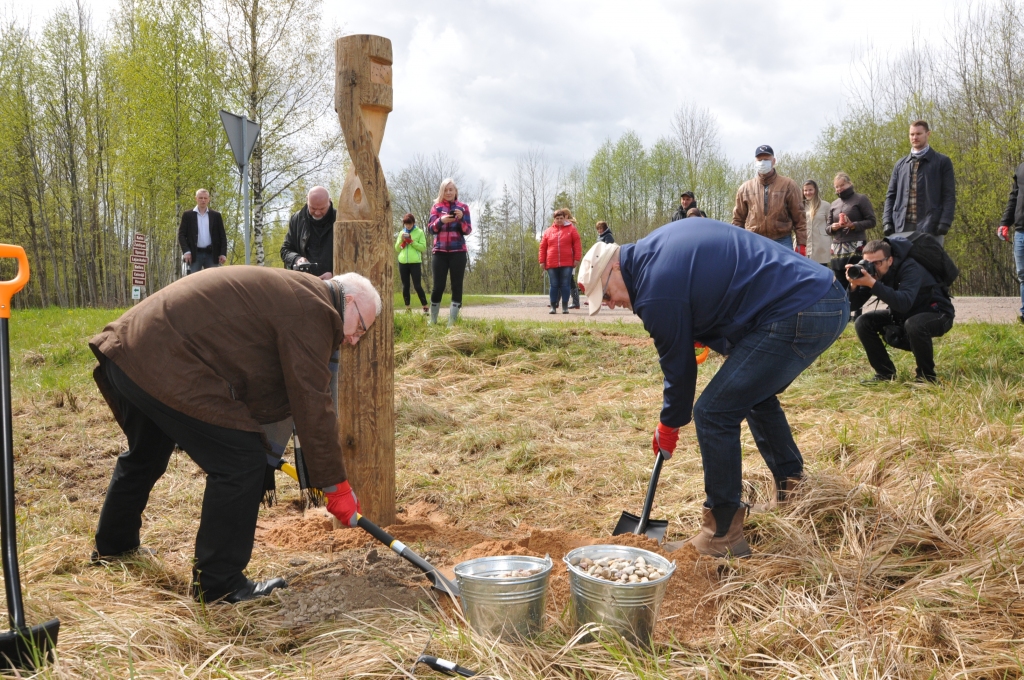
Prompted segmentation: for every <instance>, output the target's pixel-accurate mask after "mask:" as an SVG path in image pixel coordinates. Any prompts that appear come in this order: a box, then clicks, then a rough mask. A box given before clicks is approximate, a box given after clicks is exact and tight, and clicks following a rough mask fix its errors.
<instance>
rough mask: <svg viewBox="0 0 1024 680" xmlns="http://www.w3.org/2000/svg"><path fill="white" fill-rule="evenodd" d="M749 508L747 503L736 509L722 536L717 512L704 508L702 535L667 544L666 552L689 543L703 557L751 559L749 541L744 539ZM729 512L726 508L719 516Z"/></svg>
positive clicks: (721, 510) (720, 511) (722, 509)
mask: <svg viewBox="0 0 1024 680" xmlns="http://www.w3.org/2000/svg"><path fill="white" fill-rule="evenodd" d="M748 507H749V506H748V505H746V504H745V503H740V507H739V508H737V509H736V511H735V512H734V513H733V515H732V518H731V519H730V521H729V528H728V530H726V531H724V532H721V535H719V533H720V532H719V531H718V521H717V520H716V519H715V512H714V510H712V509H711V508H709V507H706V506H705V507H704V508H703V511H704V515H703V523H702V525H701V528H700V533H698V534H697V535H696V536H694V537H693V538H691V539H690V540H689V541H676V542H673V543H666V544H665V550H667V551H672V550H676V549H678V548H681V547H683V546H684V545H685V544H687V543H692V544H693V547H694V548H696V549H697V552H699V553H700V554H701V555H709V556H711V557H749V556H750V546H749V545H747V539H745V538H743V520H744V519H745V518H746V516H747V508H748ZM727 512H728V510H727V509H726V508H721V509H720V510H719V515H724V514H727ZM723 519H724V517H723ZM723 524H724V522H723Z"/></svg>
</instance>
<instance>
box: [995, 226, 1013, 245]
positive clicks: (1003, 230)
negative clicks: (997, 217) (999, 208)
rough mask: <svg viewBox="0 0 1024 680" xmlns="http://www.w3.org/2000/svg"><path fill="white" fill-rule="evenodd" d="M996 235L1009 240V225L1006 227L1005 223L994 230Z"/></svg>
mask: <svg viewBox="0 0 1024 680" xmlns="http://www.w3.org/2000/svg"><path fill="white" fill-rule="evenodd" d="M996 235H997V236H999V238H1000V240H1003V241H1009V240H1010V227H1008V226H1006V225H1003V226H1001V227H999V229H997V230H996Z"/></svg>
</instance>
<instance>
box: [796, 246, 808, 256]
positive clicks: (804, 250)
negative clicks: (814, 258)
mask: <svg viewBox="0 0 1024 680" xmlns="http://www.w3.org/2000/svg"><path fill="white" fill-rule="evenodd" d="M796 252H798V253H800V254H801V255H803V256H804V257H807V246H797V247H796Z"/></svg>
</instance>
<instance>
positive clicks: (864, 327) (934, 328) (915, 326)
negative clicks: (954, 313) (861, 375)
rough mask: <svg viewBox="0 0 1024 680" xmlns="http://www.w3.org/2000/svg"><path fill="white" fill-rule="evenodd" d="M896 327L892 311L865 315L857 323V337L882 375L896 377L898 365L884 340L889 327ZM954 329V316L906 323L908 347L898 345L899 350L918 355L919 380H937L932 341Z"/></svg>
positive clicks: (916, 317) (930, 316)
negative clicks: (894, 362)
mask: <svg viewBox="0 0 1024 680" xmlns="http://www.w3.org/2000/svg"><path fill="white" fill-rule="evenodd" d="M893 325H898V324H897V323H896V322H894V321H893V316H892V312H890V311H889V310H887V309H886V310H878V311H874V312H865V313H863V314H861V315H860V316H859V317H857V321H856V322H854V328H856V329H857V337H858V338H860V344H862V345H864V352H865V353H867V355H868V363H870V364H871V368H873V369H875V373H877V374H878V375H883V376H893V375H896V366H895V365H893V363H892V360H891V359H890V358H889V353H888V352H887V351H886V349H885V343H884V342H883V341H882V337H883V334H884V332H885V330H884V329H885V327H886V326H893ZM952 327H953V317H951V316H948V315H946V314H937V313H933V312H925V313H923V314H915V315H914V316H912V317H910V318H909V319H907V320H906V321H905V322H903V330H904V331H905V332H906V342H907V345H905V346H902V347H901V346H898V345H897V349H902V350H909V351H911V352H913V353H914V360H915V361H916V362H917V375H918V377H924V378H934V377H935V358H934V352H933V348H932V338H937V337H940V336H942V335H945V334H946V333H948V332H949V329H950V328H952ZM901 344H902V343H901Z"/></svg>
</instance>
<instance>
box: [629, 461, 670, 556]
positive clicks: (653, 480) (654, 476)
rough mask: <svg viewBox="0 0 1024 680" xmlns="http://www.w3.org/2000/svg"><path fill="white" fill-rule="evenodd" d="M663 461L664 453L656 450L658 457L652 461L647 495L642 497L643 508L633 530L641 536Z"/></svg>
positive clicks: (649, 511)
mask: <svg viewBox="0 0 1024 680" xmlns="http://www.w3.org/2000/svg"><path fill="white" fill-rule="evenodd" d="M664 462H665V455H664V454H663V453H662V452H661V451H658V457H657V459H655V461H654V471H653V472H652V473H651V482H650V484H648V485H647V496H646V497H645V498H644V508H643V510H641V511H640V521H639V522H638V523H637V525H636V531H635V532H634V533H635V534H637V535H638V536H642V535H643V534H644V533H645V532H646V531H647V521H648V520H649V519H651V509H652V508H653V507H654V492H655V490H656V489H657V488H658V478H659V477H661V466H662V464H663V463H664Z"/></svg>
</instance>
